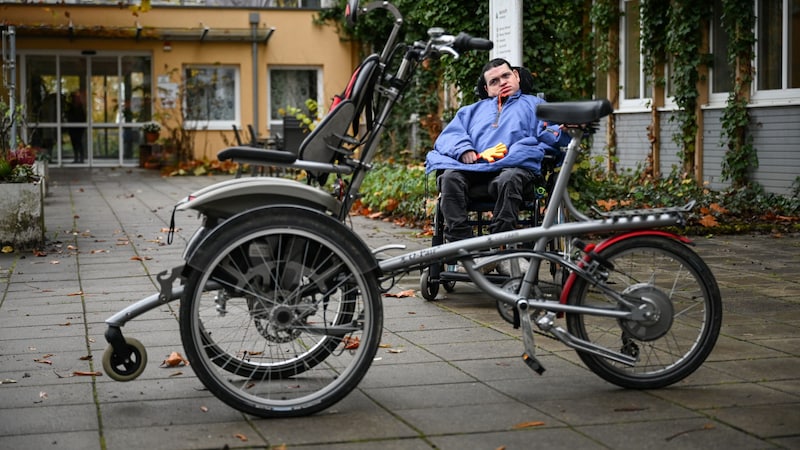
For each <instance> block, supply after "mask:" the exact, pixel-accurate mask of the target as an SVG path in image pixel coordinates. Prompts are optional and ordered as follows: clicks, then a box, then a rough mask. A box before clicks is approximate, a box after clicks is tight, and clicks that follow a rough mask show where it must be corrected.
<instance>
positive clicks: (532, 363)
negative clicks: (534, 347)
mask: <svg viewBox="0 0 800 450" xmlns="http://www.w3.org/2000/svg"><path fill="white" fill-rule="evenodd" d="M522 360H523V361H524V362H525V364H527V365H528V367H530V368H531V369H533V371H534V372H536V373H538V374H539V375H541V374H543V373H544V371H545V368H544V366H543V365H542V363H540V362H539V360H538V359H536V357H535V356H533V355H529V354H527V353H523V354H522Z"/></svg>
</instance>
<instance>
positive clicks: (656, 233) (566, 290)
mask: <svg viewBox="0 0 800 450" xmlns="http://www.w3.org/2000/svg"><path fill="white" fill-rule="evenodd" d="M636 236H661V237H665V238H669V239H674V240H676V241H679V242H683V243H684V244H689V245H691V244H692V240H691V239H689V238H687V237H686V236H681V235H679V234H675V233H670V232H668V231H661V230H642V231H631V232H628V233H623V234H619V235H616V236H612V237H610V238H608V239H606V240H605V241H603V242H600V243H599V244H597V245H595V244H587V245H586V253H589V252H591V251H592V250H594V251H595V252H601V251H603V250H604V249H606V248H607V247H608V246H610V245H612V244H616V243H617V242H620V241H622V240H625V239H630V238H632V237H636ZM584 261H587V262H588V261H589V255H588V254H587V255H584V257H583V261H581V262H579V263H578V266H581V267H583V262H584ZM577 278H578V276H577V275H575V272H572V273H571V274H569V277H568V278H567V281H566V282H565V283H564V288H563V289H561V298H560V299H559V303H561V304H562V305H566V304H567V297H569V291H570V289H572V285H573V284H575V279H577ZM562 315H563V314H562V313H559V317H561V316H562Z"/></svg>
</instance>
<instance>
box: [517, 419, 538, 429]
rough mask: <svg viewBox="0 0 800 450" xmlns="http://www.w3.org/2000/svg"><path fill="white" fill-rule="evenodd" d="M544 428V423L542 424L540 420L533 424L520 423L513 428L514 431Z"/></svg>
mask: <svg viewBox="0 0 800 450" xmlns="http://www.w3.org/2000/svg"><path fill="white" fill-rule="evenodd" d="M542 426H544V422H542V421H540V420H535V421H532V422H522V423H518V424H516V425H514V426H513V427H511V428H512V429H514V430H519V429H522V428H532V427H542Z"/></svg>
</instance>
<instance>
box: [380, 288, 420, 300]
mask: <svg viewBox="0 0 800 450" xmlns="http://www.w3.org/2000/svg"><path fill="white" fill-rule="evenodd" d="M383 295H384V297H396V298H404V297H413V296H414V290H413V289H406V290H405V291H401V292H398V293H396V294H393V293H391V292H387V293H385V294H383Z"/></svg>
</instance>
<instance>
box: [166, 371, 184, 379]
mask: <svg viewBox="0 0 800 450" xmlns="http://www.w3.org/2000/svg"><path fill="white" fill-rule="evenodd" d="M179 375H183V372H181V371H180V370H179V371H177V372H174V373H171V374H170V375H169V376H170V377H177V376H179Z"/></svg>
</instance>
